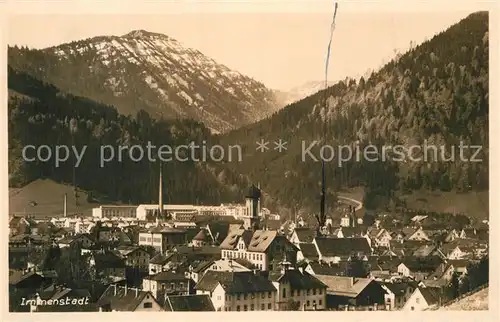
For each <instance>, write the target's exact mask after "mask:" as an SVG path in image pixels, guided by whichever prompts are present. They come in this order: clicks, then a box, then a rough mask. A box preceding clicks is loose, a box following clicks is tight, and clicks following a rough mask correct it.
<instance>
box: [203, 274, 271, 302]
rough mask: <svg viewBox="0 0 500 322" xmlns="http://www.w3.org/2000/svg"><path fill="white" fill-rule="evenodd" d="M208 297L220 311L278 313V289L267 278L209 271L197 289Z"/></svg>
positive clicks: (261, 275)
mask: <svg viewBox="0 0 500 322" xmlns="http://www.w3.org/2000/svg"><path fill="white" fill-rule="evenodd" d="M195 289H196V293H197V294H207V295H209V296H210V298H211V299H212V303H213V304H214V307H215V310H216V311H274V310H275V303H276V288H275V286H274V285H273V283H272V282H271V281H270V280H269V279H268V277H267V276H266V275H265V274H262V273H261V272H258V271H251V272H218V271H208V272H206V273H205V275H203V277H202V278H201V280H200V281H199V282H198V284H196V286H195Z"/></svg>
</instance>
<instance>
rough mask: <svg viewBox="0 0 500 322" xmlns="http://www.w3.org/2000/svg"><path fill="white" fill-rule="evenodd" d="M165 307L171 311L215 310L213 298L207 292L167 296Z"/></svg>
mask: <svg viewBox="0 0 500 322" xmlns="http://www.w3.org/2000/svg"><path fill="white" fill-rule="evenodd" d="M164 307H165V310H166V311H170V312H195V311H198V312H206V311H215V308H214V304H213V303H212V299H211V298H210V296H208V295H206V294H203V295H177V296H167V299H166V301H165V305H164Z"/></svg>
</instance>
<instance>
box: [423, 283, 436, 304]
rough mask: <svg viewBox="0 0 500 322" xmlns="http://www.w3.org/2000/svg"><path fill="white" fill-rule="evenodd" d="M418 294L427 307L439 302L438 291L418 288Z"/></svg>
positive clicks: (429, 288)
mask: <svg viewBox="0 0 500 322" xmlns="http://www.w3.org/2000/svg"><path fill="white" fill-rule="evenodd" d="M419 290H420V293H422V296H423V297H424V299H425V301H426V302H427V304H428V305H433V304H436V303H438V302H439V296H440V295H439V290H438V289H434V288H431V287H420V288H419Z"/></svg>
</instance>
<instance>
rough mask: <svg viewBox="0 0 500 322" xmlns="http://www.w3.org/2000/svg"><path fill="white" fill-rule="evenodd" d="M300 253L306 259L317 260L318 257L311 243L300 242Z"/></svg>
mask: <svg viewBox="0 0 500 322" xmlns="http://www.w3.org/2000/svg"><path fill="white" fill-rule="evenodd" d="M299 247H300V250H301V251H302V255H303V256H304V257H305V258H307V259H308V260H317V259H318V258H319V254H318V250H317V249H316V246H315V245H314V244H313V243H310V244H306V243H301V244H300V245H299Z"/></svg>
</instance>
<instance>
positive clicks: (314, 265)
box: [309, 261, 348, 276]
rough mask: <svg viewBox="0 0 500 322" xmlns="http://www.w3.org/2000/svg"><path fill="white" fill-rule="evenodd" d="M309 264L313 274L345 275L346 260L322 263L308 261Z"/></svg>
mask: <svg viewBox="0 0 500 322" xmlns="http://www.w3.org/2000/svg"><path fill="white" fill-rule="evenodd" d="M309 265H310V266H311V269H312V270H313V272H314V274H315V275H334V276H343V275H345V272H346V269H347V265H348V262H345V261H343V262H339V263H338V264H322V263H319V262H310V263H309Z"/></svg>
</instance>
